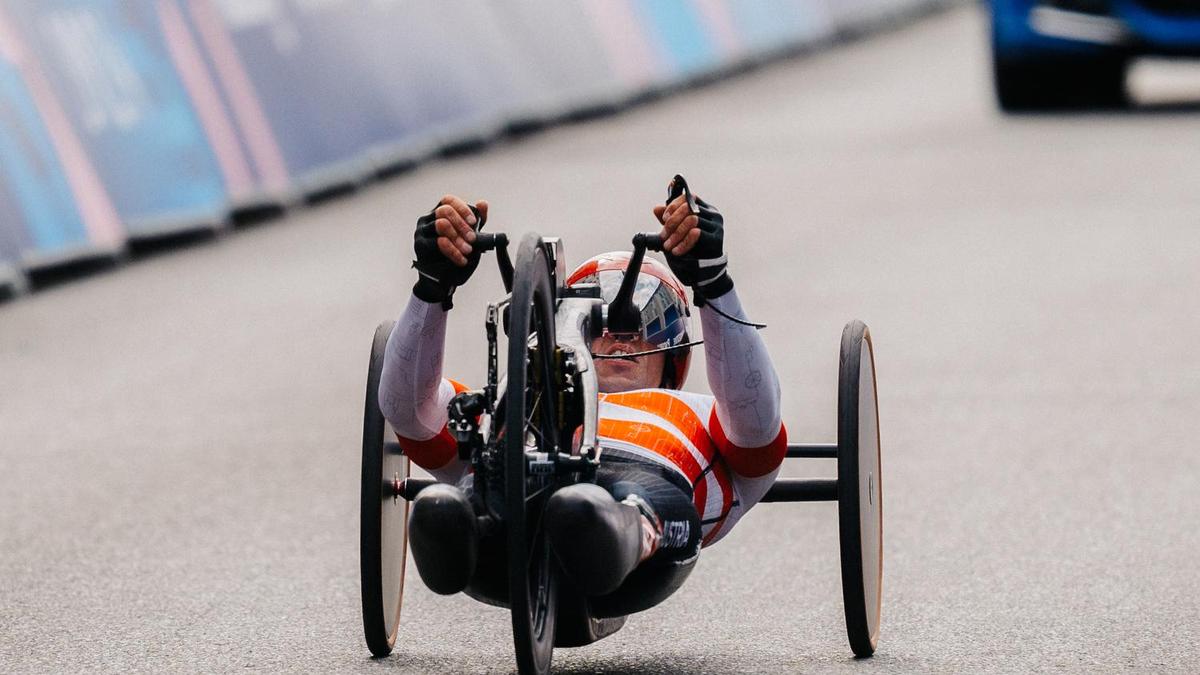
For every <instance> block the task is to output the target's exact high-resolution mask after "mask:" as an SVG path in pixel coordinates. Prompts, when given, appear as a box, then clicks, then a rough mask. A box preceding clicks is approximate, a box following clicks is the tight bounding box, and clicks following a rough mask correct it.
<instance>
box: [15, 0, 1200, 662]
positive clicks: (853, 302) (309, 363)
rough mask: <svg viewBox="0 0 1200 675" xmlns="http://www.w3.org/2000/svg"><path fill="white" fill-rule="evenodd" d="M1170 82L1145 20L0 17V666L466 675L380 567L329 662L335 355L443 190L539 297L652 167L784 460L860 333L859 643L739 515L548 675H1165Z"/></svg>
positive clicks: (387, 288)
mask: <svg viewBox="0 0 1200 675" xmlns="http://www.w3.org/2000/svg"><path fill="white" fill-rule="evenodd" d="M1197 54H1200V3H1195V2H1184V1H1182V0H1179V1H1171V0H1044V1H1038V0H993V1H992V2H985V3H979V2H967V1H962V2H955V1H953V0H570V1H563V0H524V1H520V2H518V1H515V0H514V1H511V2H508V1H501V0H446V1H441V0H439V1H438V2H418V1H415V0H0V297H3V298H5V299H6V301H3V302H0V467H2V469H0V671H3V672H54V671H62V670H89V671H103V672H127V671H156V672H161V671H169V672H197V671H200V672H218V671H219V672H225V671H231V670H235V669H237V670H242V669H246V668H250V669H255V670H265V669H268V668H269V669H272V670H291V671H306V672H313V671H319V672H329V671H335V672H342V671H347V670H381V669H386V670H389V671H398V672H409V673H441V672H510V671H511V670H512V669H513V667H514V665H513V660H512V646H511V634H510V629H509V627H508V616H507V614H506V613H505V612H504V611H503V610H498V609H495V608H487V607H484V606H482V605H479V604H477V603H475V602H474V601H471V600H469V599H467V598H465V597H463V596H461V595H460V596H455V597H451V598H443V597H439V596H433V595H432V594H430V593H429V592H428V591H427V590H426V589H425V588H424V587H423V586H422V585H421V583H420V581H419V580H418V578H417V576H416V575H415V574H410V576H409V581H408V584H407V586H406V595H405V604H404V614H403V615H402V619H401V624H402V625H401V632H400V637H399V645H398V647H397V649H396V652H395V653H394V654H393V656H392V657H391V658H389V659H385V660H382V661H372V660H370V659H369V658H368V652H367V650H366V647H365V644H364V642H363V640H362V637H361V634H362V628H361V619H360V616H359V596H358V593H359V591H358V559H357V554H358V507H359V504H358V490H359V484H358V483H359V462H360V453H361V450H360V445H359V443H360V434H361V415H362V402H363V387H364V384H365V375H366V366H367V356H368V350H369V343H370V339H371V334H372V332H373V330H374V328H375V326H376V325H377V324H378V323H379V322H381V321H384V320H387V319H395V318H396V317H397V316H398V315H399V313H400V311H401V309H402V308H403V306H404V303H405V302H406V300H407V297H408V295H409V288H411V285H412V283H413V281H414V273H413V272H412V270H411V269H410V268H409V264H410V261H411V235H412V227H413V224H414V223H415V220H416V218H417V217H419V216H420V215H422V214H424V213H426V212H427V211H428V210H429V209H430V208H431V207H432V206H433V205H434V204H435V203H436V201H437V200H438V199H439V198H440V197H441V196H442V195H443V194H445V193H447V192H452V193H455V194H459V195H461V196H463V197H464V198H467V199H470V200H475V199H487V200H489V201H490V202H491V204H492V207H491V219H490V223H489V228H492V229H494V230H496V231H504V232H507V233H508V234H509V235H510V238H512V239H514V240H516V239H519V237H520V236H521V235H522V234H523V233H525V232H530V231H538V232H541V233H543V234H547V235H558V236H561V237H563V238H564V241H565V244H566V252H567V256H568V260H567V264H568V265H574V264H576V263H578V262H579V261H582V260H584V259H586V258H587V257H589V256H590V255H592V254H594V253H597V252H600V251H604V250H613V249H619V248H623V247H627V246H628V243H629V239H630V237H631V235H632V234H634V233H635V232H638V231H643V230H649V229H653V228H654V221H653V218H652V216H651V214H650V211H651V208H652V207H653V206H654V205H655V204H657V203H660V202H661V201H662V200H663V198H664V197H665V190H666V185H667V181H668V180H669V179H670V178H671V177H672V176H673V175H674V174H676V173H681V174H683V175H685V176H686V177H687V178H688V180H689V183H690V184H691V185H692V186H693V188H694V189H695V190H696V191H697V192H698V193H699V194H701V195H703V196H704V198H705V199H706V200H708V201H711V202H712V203H714V204H717V205H718V206H719V207H720V208H721V210H722V212H723V213H724V214H725V216H726V221H727V228H728V233H727V237H726V244H727V248H728V253H729V256H730V261H731V262H730V270H731V274H732V276H733V277H734V279H735V280H736V283H737V287H738V289H739V291H740V294H741V297H742V299H743V302H744V304H745V305H746V308H747V311H748V312H749V314H750V318H752V319H755V320H759V321H762V322H765V323H767V324H768V326H769V327H768V328H767V329H766V330H765V331H764V332H763V336H764V338H765V339H766V341H767V344H768V346H769V348H770V349H771V352H772V355H773V357H774V359H775V365H776V368H777V370H778V371H779V374H780V378H781V381H782V382H783V383H784V387H783V388H784V410H785V419H786V421H787V426H788V429H789V435H790V437H791V440H793V441H798V442H825V441H830V440H832V439H833V437H834V435H835V432H836V424H835V422H834V419H835V415H834V413H835V411H836V372H837V356H836V354H837V348H838V337H839V335H840V331H841V328H842V326H843V325H844V324H845V322H846V321H848V320H849V319H852V318H860V319H863V320H864V321H866V323H867V324H868V325H870V327H871V330H872V333H873V336H874V340H875V347H876V364H877V372H878V378H879V401H880V427H881V433H882V438H883V452H884V475H885V481H884V485H885V489H884V494H885V504H886V507H885V515H886V523H885V563H884V565H885V576H884V589H885V590H884V618H883V630H882V634H881V644H880V648H879V651H878V652H877V655H876V656H875V657H873V658H872V659H870V660H867V661H855V660H853V659H852V658H851V655H850V651H849V649H848V647H847V645H846V642H845V626H844V619H843V615H842V607H841V589H840V577H839V566H838V551H837V545H838V543H837V527H836V509H835V508H834V507H833V506H832V505H828V504H811V505H809V504H801V505H778V506H768V505H764V506H763V507H759V508H756V509H755V510H754V511H753V512H752V513H751V514H749V515H748V516H747V518H746V519H745V520H743V521H742V522H741V523H739V525H738V527H737V529H736V530H734V532H732V533H731V534H730V536H729V537H727V538H726V539H725V540H723V541H722V542H721V544H720V545H718V546H715V547H713V548H711V549H708V550H706V552H705V554H704V556H703V558H702V561H701V563H700V565H699V566H698V568H697V571H696V573H695V574H694V575H693V577H692V579H690V580H689V582H688V585H687V586H685V588H684V590H683V591H682V592H681V593H679V594H677V595H676V596H675V597H673V598H672V599H671V600H670V601H668V602H667V603H664V604H663V605H661V606H659V607H656V608H654V609H653V610H651V611H649V612H646V613H644V614H639V615H636V616H634V617H632V618H631V619H630V621H629V623H628V624H627V626H626V627H625V628H624V629H623V630H622V631H621V632H619V633H617V634H616V635H614V636H612V637H610V638H607V639H605V640H603V641H601V642H599V643H596V644H595V645H592V646H589V647H585V648H582V649H578V650H560V651H559V652H556V655H555V663H556V666H557V667H558V668H559V669H560V670H561V671H562V672H589V673H594V672H601V673H626V672H658V673H662V672H668V673H676V672H712V673H728V672H763V673H779V672H809V671H822V672H825V671H838V672H841V671H863V670H876V669H879V668H885V669H888V670H899V671H903V672H955V673H957V672H964V671H970V672H1030V671H1045V670H1057V671H1062V670H1065V671H1070V672H1097V671H1103V672H1110V671H1114V670H1149V671H1154V672H1161V671H1179V672H1191V671H1192V670H1194V663H1195V659H1196V658H1197V657H1198V656H1200V653H1198V652H1197V648H1196V646H1195V641H1194V636H1195V634H1196V633H1197V631H1200V604H1198V603H1197V602H1196V600H1195V598H1197V597H1200V576H1198V575H1197V574H1196V573H1195V569H1194V564H1193V561H1194V560H1195V558H1196V556H1197V555H1200V534H1198V530H1197V529H1196V527H1195V523H1197V522H1200V498H1198V497H1197V485H1200V454H1198V453H1196V452H1195V439H1196V438H1197V437H1198V434H1200V417H1198V416H1197V415H1196V410H1197V409H1200V358H1197V357H1196V356H1195V349H1194V345H1195V343H1196V341H1197V340H1200V303H1198V302H1197V299H1196V289H1197V288H1200V235H1198V226H1200V190H1198V189H1197V185H1200V164H1198V163H1197V160H1196V156H1197V152H1196V149H1197V139H1200V116H1198V115H1197V113H1200V65H1198V62H1194V61H1192V60H1191V59H1192V57H1193V56H1195V55H1197ZM499 294H500V283H499V278H498V275H497V274H496V272H495V271H494V264H493V263H492V262H491V261H490V259H485V260H484V262H483V264H482V265H481V266H480V269H479V271H478V272H477V273H476V275H475V276H474V277H473V278H472V280H471V283H470V284H468V285H467V286H465V287H463V288H462V289H460V291H459V292H458V293H457V294H456V296H455V304H456V309H455V310H454V311H453V312H452V313H451V317H450V320H449V330H450V336H451V338H450V339H449V340H448V345H447V350H446V364H447V365H446V368H447V374H448V375H451V376H453V377H455V378H456V379H459V380H462V381H465V382H468V383H471V382H480V381H482V380H483V377H484V372H485V370H484V354H485V351H484V336H483V331H482V330H481V329H482V321H483V308H484V305H485V303H486V302H487V301H489V300H492V299H495V297H497V296H498V295H499ZM702 364H703V360H702V359H698V361H697V362H696V363H695V364H694V365H693V368H692V375H691V379H690V381H689V383H688V388H689V389H692V390H695V391H704V390H705V389H706V382H705V377H704V367H703V365H702ZM812 462H813V463H812V464H803V463H799V464H795V465H789V466H788V467H787V469H786V471H787V474H788V475H791V476H800V477H806V476H830V475H832V472H833V471H834V470H835V467H833V466H832V464H829V463H828V462H825V461H824V460H812ZM411 571H412V570H410V572H411Z"/></svg>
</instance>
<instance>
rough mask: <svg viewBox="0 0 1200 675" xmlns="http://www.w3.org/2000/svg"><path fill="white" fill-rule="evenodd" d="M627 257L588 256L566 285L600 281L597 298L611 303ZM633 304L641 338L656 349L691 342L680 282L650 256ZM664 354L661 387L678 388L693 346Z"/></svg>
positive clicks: (644, 263)
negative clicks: (639, 320)
mask: <svg viewBox="0 0 1200 675" xmlns="http://www.w3.org/2000/svg"><path fill="white" fill-rule="evenodd" d="M630 256H631V254H630V253H629V252H628V251H612V252H609V253H601V254H600V255H598V256H594V257H592V258H589V259H587V260H586V261H584V263H583V264H582V265H580V266H579V267H576V268H575V271H574V272H571V274H570V276H568V277H567V285H568V286H574V285H575V284H579V283H593V284H599V285H600V297H601V298H602V299H603V300H604V302H606V303H611V302H612V301H613V300H614V299H616V297H617V291H618V290H620V288H621V280H622V279H623V278H624V277H625V268H627V267H628V266H629V258H630ZM633 305H634V307H636V308H637V309H638V311H639V312H641V315H642V322H641V328H642V337H643V338H645V340H646V341H647V342H649V343H650V344H652V345H654V346H655V347H656V348H657V347H671V346H674V345H680V344H684V343H686V342H689V341H690V337H689V330H688V329H689V325H688V317H689V316H690V315H691V305H690V304H689V303H688V299H687V294H686V293H685V292H684V287H683V284H682V283H680V282H679V279H676V278H675V275H674V274H673V273H672V272H671V268H669V267H667V266H666V265H665V264H664V263H662V262H659V261H658V260H655V259H653V258H643V259H642V269H641V271H640V273H639V274H638V279H637V285H635V286H634V289H633ZM666 356H667V360H666V364H665V366H664V368H663V381H662V385H661V386H663V387H665V388H668V389H679V388H681V387H682V386H683V383H684V381H685V380H686V379H687V373H688V364H690V363H691V360H692V349H691V347H685V348H682V349H677V350H674V351H671V352H667V354H666Z"/></svg>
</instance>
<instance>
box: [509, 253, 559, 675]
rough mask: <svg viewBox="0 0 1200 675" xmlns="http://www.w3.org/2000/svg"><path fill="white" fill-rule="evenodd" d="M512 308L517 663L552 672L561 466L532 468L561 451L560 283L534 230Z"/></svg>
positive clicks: (519, 264)
mask: <svg viewBox="0 0 1200 675" xmlns="http://www.w3.org/2000/svg"><path fill="white" fill-rule="evenodd" d="M514 268H515V274H514V279H513V291H512V304H511V307H510V310H509V312H510V314H509V329H508V335H509V342H508V384H507V388H506V391H507V394H506V395H505V403H504V432H503V433H504V510H505V516H504V522H505V527H506V528H507V539H508V541H507V543H508V574H509V601H510V608H511V610H512V625H513V643H514V646H515V648H516V656H517V667H518V669H519V671H520V672H521V673H523V674H538V675H541V674H542V673H546V672H548V671H549V670H550V660H551V657H552V655H553V651H554V635H555V623H556V614H557V605H558V586H559V571H558V566H557V563H556V561H555V560H554V558H553V555H552V553H551V551H550V542H549V540H548V539H547V537H546V534H545V531H544V529H543V528H542V522H541V517H542V512H543V507H544V506H545V501H546V498H547V497H548V496H549V494H550V491H551V490H552V489H553V487H554V486H553V481H554V480H555V478H554V475H553V473H549V474H540V473H536V472H535V471H531V468H530V461H531V460H532V459H534V458H536V456H537V455H538V453H550V452H554V451H557V449H558V447H559V441H560V438H559V431H558V428H557V427H558V424H557V418H556V405H557V402H558V401H557V396H556V386H555V380H554V372H555V369H554V368H553V360H554V353H555V347H556V345H555V339H554V285H553V282H552V277H551V267H550V260H549V258H548V256H547V255H546V250H545V248H544V247H543V244H542V242H541V239H540V238H539V237H538V236H537V235H535V234H529V235H526V237H525V238H524V239H523V240H522V241H521V246H520V248H519V249H518V251H517V260H516V265H515V266H514Z"/></svg>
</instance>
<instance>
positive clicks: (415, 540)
mask: <svg viewBox="0 0 1200 675" xmlns="http://www.w3.org/2000/svg"><path fill="white" fill-rule="evenodd" d="M408 544H409V546H411V547H412V553H413V560H415V561H416V563H417V572H418V573H420V575H421V581H424V582H425V585H426V586H428V587H429V590H431V591H433V592H434V593H440V594H441V595H453V594H455V593H458V592H459V591H461V590H463V589H464V588H466V587H467V582H469V581H470V580H471V574H472V573H474V571H475V561H476V559H477V558H478V557H479V526H478V524H477V522H476V520H475V511H474V509H472V508H471V502H470V501H469V500H468V499H467V495H466V494H464V493H463V491H462V490H460V489H458V488H456V487H454V486H453V485H446V484H445V483H436V484H434V485H430V486H429V487H427V488H425V489H424V490H421V493H420V494H418V495H417V498H416V499H414V500H413V502H412V506H411V507H410V510H409V516H408Z"/></svg>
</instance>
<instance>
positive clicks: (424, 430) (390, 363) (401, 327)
mask: <svg viewBox="0 0 1200 675" xmlns="http://www.w3.org/2000/svg"><path fill="white" fill-rule="evenodd" d="M445 343H446V310H444V309H442V307H441V306H440V305H438V304H432V303H428V302H425V301H424V300H421V299H419V298H417V297H416V296H410V298H409V301H408V306H407V307H405V309H404V313H403V314H401V315H400V319H399V321H397V322H396V327H395V328H393V329H392V334H391V336H389V337H388V341H387V348H386V349H385V350H384V357H383V370H382V374H381V376H380V380H379V407H380V410H381V411H382V412H383V415H384V417H386V418H387V420H388V422H390V423H391V425H392V428H393V429H395V431H396V433H397V434H399V435H400V436H402V437H404V438H409V439H413V440H418V441H424V440H428V439H431V438H433V437H434V436H436V435H438V434H439V433H440V432H441V431H442V429H443V428H444V427H445V426H446V422H447V420H448V419H449V414H448V413H447V411H446V401H444V400H443V399H448V396H447V394H449V395H453V387H452V386H451V385H450V384H449V383H448V382H444V381H443V379H442V357H443V354H444V352H445ZM447 388H449V391H443V389H447Z"/></svg>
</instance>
